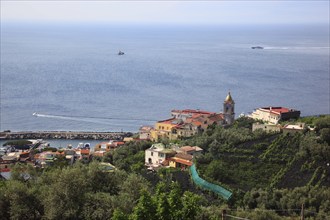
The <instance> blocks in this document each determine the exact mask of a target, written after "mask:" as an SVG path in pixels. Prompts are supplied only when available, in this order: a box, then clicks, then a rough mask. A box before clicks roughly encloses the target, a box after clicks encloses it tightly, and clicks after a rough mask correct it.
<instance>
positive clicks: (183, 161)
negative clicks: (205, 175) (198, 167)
mask: <svg viewBox="0 0 330 220" xmlns="http://www.w3.org/2000/svg"><path fill="white" fill-rule="evenodd" d="M170 161H174V162H176V163H180V164H184V165H187V166H191V165H192V164H193V163H192V162H191V161H189V160H184V159H180V158H177V157H172V158H170Z"/></svg>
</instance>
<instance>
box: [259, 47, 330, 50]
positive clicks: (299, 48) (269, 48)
mask: <svg viewBox="0 0 330 220" xmlns="http://www.w3.org/2000/svg"><path fill="white" fill-rule="evenodd" d="M263 49H264V50H329V49H330V47H267V46H265V47H263Z"/></svg>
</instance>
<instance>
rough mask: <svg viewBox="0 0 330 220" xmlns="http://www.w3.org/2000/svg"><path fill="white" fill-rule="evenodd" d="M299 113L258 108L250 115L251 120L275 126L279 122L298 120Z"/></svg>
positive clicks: (286, 109) (280, 108) (274, 108)
mask: <svg viewBox="0 0 330 220" xmlns="http://www.w3.org/2000/svg"><path fill="white" fill-rule="evenodd" d="M299 116H300V111H297V110H294V109H289V108H284V107H264V108H258V109H256V110H255V111H254V112H252V114H251V115H250V117H251V118H253V119H258V120H262V121H264V122H268V123H271V124H277V123H278V122H279V121H280V120H288V119H291V118H299Z"/></svg>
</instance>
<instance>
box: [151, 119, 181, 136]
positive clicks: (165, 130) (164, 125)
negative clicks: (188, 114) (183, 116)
mask: <svg viewBox="0 0 330 220" xmlns="http://www.w3.org/2000/svg"><path fill="white" fill-rule="evenodd" d="M182 123H183V121H182V120H180V119H176V118H170V119H167V120H163V121H158V122H157V123H156V124H155V128H154V130H151V133H150V134H151V140H153V141H158V140H159V139H164V138H165V139H169V140H175V139H177V135H176V134H174V133H173V132H172V131H173V128H175V127H177V126H178V125H180V124H182Z"/></svg>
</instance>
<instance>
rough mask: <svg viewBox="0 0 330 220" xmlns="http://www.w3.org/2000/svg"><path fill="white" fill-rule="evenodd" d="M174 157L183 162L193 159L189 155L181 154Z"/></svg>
mask: <svg viewBox="0 0 330 220" xmlns="http://www.w3.org/2000/svg"><path fill="white" fill-rule="evenodd" d="M174 157H177V158H180V159H184V160H190V161H191V160H192V159H193V156H191V155H190V154H182V153H178V154H175V156H174Z"/></svg>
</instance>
